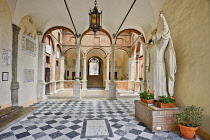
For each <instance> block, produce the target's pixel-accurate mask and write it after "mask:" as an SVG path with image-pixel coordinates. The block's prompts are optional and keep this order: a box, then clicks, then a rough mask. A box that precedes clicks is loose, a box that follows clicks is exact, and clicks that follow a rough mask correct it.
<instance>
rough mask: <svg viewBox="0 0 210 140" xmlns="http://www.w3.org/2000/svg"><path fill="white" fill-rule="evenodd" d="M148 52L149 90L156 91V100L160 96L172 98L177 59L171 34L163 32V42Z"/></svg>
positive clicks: (151, 47) (157, 43) (156, 43)
mask: <svg viewBox="0 0 210 140" xmlns="http://www.w3.org/2000/svg"><path fill="white" fill-rule="evenodd" d="M148 51H149V59H148V61H149V62H148V63H149V66H148V71H149V90H150V91H153V90H154V91H155V99H158V96H168V95H171V96H172V95H173V93H174V92H173V89H174V80H175V77H174V74H175V72H176V58H175V52H174V49H173V45H172V41H171V38H170V32H169V31H168V32H167V33H164V32H163V34H162V38H161V40H159V41H157V42H154V44H153V45H152V46H149V48H148Z"/></svg>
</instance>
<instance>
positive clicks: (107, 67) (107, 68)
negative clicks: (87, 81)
mask: <svg viewBox="0 0 210 140" xmlns="http://www.w3.org/2000/svg"><path fill="white" fill-rule="evenodd" d="M105 90H109V56H107V57H106V88H105Z"/></svg>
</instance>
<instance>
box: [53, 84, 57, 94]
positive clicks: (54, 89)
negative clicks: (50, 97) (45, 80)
mask: <svg viewBox="0 0 210 140" xmlns="http://www.w3.org/2000/svg"><path fill="white" fill-rule="evenodd" d="M56 83H57V82H52V93H53V94H56V93H57V89H56Z"/></svg>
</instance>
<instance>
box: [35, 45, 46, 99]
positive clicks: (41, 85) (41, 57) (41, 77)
mask: <svg viewBox="0 0 210 140" xmlns="http://www.w3.org/2000/svg"><path fill="white" fill-rule="evenodd" d="M45 48H46V44H45V43H39V48H38V83H37V92H38V99H41V100H45V99H47V98H46V95H45V85H46V82H45V72H44V71H45Z"/></svg>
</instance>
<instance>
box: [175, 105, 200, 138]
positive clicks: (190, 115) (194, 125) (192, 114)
mask: <svg viewBox="0 0 210 140" xmlns="http://www.w3.org/2000/svg"><path fill="white" fill-rule="evenodd" d="M202 113H203V109H202V108H200V107H197V106H195V105H192V106H187V107H186V108H185V109H184V110H183V111H180V112H179V113H177V114H176V121H177V122H178V125H179V127H180V132H181V133H180V136H181V137H183V138H187V139H193V138H195V133H196V130H197V129H198V127H201V126H202V125H203V119H202Z"/></svg>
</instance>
